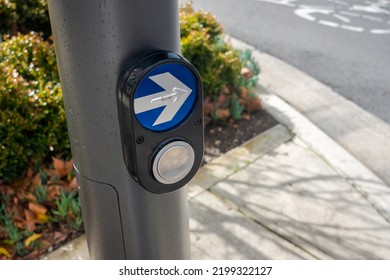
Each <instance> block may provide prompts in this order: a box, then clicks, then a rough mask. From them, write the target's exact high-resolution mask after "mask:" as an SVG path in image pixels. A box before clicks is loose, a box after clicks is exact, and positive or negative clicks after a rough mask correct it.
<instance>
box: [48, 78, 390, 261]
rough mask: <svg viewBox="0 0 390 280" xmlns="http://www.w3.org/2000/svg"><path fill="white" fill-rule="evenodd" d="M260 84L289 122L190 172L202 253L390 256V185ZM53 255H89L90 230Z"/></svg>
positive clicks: (194, 241)
mask: <svg viewBox="0 0 390 280" xmlns="http://www.w3.org/2000/svg"><path fill="white" fill-rule="evenodd" d="M275 82H277V81H275ZM258 91H259V94H260V96H261V98H262V100H263V106H264V108H265V109H266V110H267V111H268V112H269V113H270V114H272V115H273V116H274V117H275V118H276V119H277V120H278V121H279V122H280V124H279V125H277V126H275V127H273V128H271V129H270V130H268V131H266V132H265V133H262V134H260V135H259V136H257V137H255V138H254V139H252V140H250V141H248V142H247V143H245V144H244V145H242V146H241V147H238V148H236V149H233V150H231V151H229V152H228V153H226V154H225V155H223V156H221V157H219V158H217V159H215V160H214V161H212V162H210V163H208V164H207V165H205V166H203V167H202V168H201V169H200V171H199V172H198V174H197V175H196V177H195V178H194V179H193V180H192V181H191V182H190V184H189V188H188V189H189V207H190V230H191V246H192V248H191V249H192V258H193V259H390V188H389V186H387V185H386V184H385V183H384V182H383V181H382V180H381V179H379V178H378V177H377V176H376V175H375V174H373V173H372V172H371V171H370V170H369V169H368V168H366V167H365V166H364V165H363V164H362V163H361V162H360V161H358V160H356V159H355V158H354V157H353V156H351V155H350V154H349V153H348V152H346V151H345V150H344V149H343V148H341V146H339V145H338V144H337V143H336V142H335V141H333V140H332V139H331V138H330V137H329V136H327V135H326V134H324V133H323V132H322V131H321V130H320V129H318V128H317V127H316V126H315V125H313V123H311V122H310V121H309V120H308V119H307V118H306V117H304V116H303V115H301V114H300V113H299V112H297V111H296V110H295V109H293V108H292V107H291V106H289V105H288V104H287V103H285V102H284V101H283V100H281V99H280V98H279V97H277V96H276V95H274V94H272V93H270V92H267V90H266V89H264V88H261V87H259V88H258ZM46 258H48V259H86V258H88V252H87V247H86V242H85V237H81V238H79V239H77V240H75V241H73V242H71V243H70V244H68V245H66V246H64V247H62V248H60V249H59V250H57V251H55V252H53V253H51V254H49V255H48V256H47V257H46Z"/></svg>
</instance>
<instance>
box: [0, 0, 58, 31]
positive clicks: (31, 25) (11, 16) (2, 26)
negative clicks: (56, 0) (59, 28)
mask: <svg viewBox="0 0 390 280" xmlns="http://www.w3.org/2000/svg"><path fill="white" fill-rule="evenodd" d="M30 31H35V32H42V33H43V34H44V36H45V37H46V38H47V37H49V36H50V35H51V28H50V22H49V13H48V11H47V3H46V0H0V33H1V34H10V35H17V33H18V32H20V33H29V32H30Z"/></svg>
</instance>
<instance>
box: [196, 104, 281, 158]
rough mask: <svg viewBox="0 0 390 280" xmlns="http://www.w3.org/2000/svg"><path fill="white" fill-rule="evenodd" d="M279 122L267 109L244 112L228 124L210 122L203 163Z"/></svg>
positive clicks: (207, 129) (206, 129) (206, 128)
mask: <svg viewBox="0 0 390 280" xmlns="http://www.w3.org/2000/svg"><path fill="white" fill-rule="evenodd" d="M277 124H278V122H277V121H276V120H275V119H274V118H273V117H272V116H271V115H269V114H268V113H267V112H266V111H264V110H260V111H257V112H253V113H251V114H244V116H243V118H242V119H241V120H238V121H235V122H232V123H228V124H225V125H223V124H216V123H213V124H209V125H207V126H206V127H205V155H204V160H203V164H206V163H208V162H210V161H211V160H213V159H214V158H217V157H218V156H220V155H221V154H224V153H226V152H227V151H229V150H231V149H233V148H235V147H237V146H240V145H241V144H242V143H244V142H246V141H248V140H250V139H251V138H253V137H255V136H256V135H259V134H260V133H262V132H264V131H266V130H267V129H269V128H271V127H273V126H275V125H277Z"/></svg>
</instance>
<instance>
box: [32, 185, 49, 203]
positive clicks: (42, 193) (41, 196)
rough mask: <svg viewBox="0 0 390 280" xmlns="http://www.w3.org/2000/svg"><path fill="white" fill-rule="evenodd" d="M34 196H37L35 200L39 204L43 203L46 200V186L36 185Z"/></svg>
mask: <svg viewBox="0 0 390 280" xmlns="http://www.w3.org/2000/svg"><path fill="white" fill-rule="evenodd" d="M34 196H35V197H36V198H37V202H38V203H39V204H43V203H44V202H45V201H46V197H47V186H45V185H43V186H39V185H36V186H35V192H34Z"/></svg>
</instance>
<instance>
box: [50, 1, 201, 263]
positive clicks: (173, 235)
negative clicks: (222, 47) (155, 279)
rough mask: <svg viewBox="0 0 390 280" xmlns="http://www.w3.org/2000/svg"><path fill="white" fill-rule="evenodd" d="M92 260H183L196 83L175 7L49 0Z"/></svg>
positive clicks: (197, 146)
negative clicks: (184, 51)
mask: <svg viewBox="0 0 390 280" xmlns="http://www.w3.org/2000/svg"><path fill="white" fill-rule="evenodd" d="M48 6H49V13H50V21H51V25H52V30H53V36H54V42H55V47H56V55H57V60H58V66H59V72H60V78H61V85H62V88H63V94H64V103H65V109H66V117H67V123H68V129H69V134H70V140H71V147H72V154H73V158H74V166H75V169H76V171H77V172H76V173H77V175H76V176H77V182H78V184H79V193H80V198H81V206H82V210H83V217H84V224H85V229H86V234H87V241H88V248H89V252H90V256H91V258H93V259H189V258H190V241H189V216H188V202H187V187H186V186H185V184H186V182H188V181H189V180H190V179H191V177H192V176H193V175H194V174H195V173H196V170H197V169H198V167H199V165H200V162H201V158H202V154H203V120H202V85H201V82H200V78H199V75H198V74H197V72H196V70H195V69H194V68H193V67H192V66H191V65H190V64H189V63H188V62H187V61H185V60H184V59H183V58H182V57H181V56H180V55H179V53H180V34H179V14H178V1H177V0H165V1H159V0H104V1H96V0H84V1H77V0H67V1H53V0H49V1H48Z"/></svg>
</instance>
